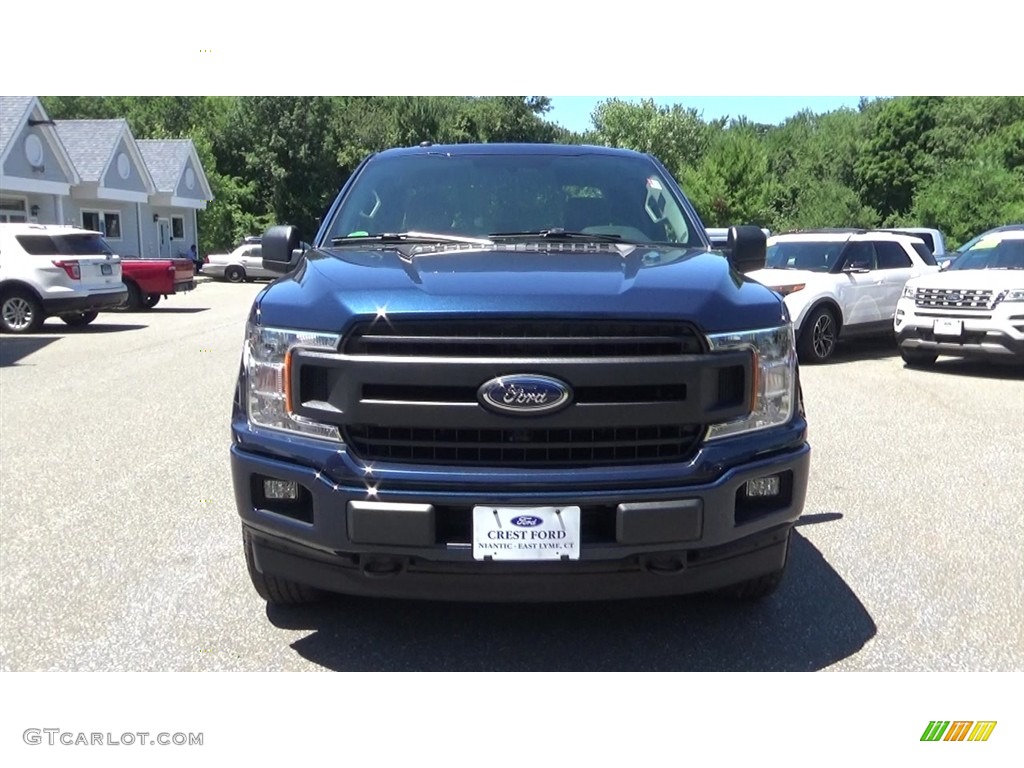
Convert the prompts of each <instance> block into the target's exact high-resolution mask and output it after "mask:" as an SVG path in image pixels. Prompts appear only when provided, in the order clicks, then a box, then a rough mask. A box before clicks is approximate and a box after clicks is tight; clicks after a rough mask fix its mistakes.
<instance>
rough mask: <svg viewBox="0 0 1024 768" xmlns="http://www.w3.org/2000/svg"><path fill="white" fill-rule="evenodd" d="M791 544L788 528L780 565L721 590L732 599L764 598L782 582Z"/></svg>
mask: <svg viewBox="0 0 1024 768" xmlns="http://www.w3.org/2000/svg"><path fill="white" fill-rule="evenodd" d="M792 546H793V529H792V528H790V530H789V532H788V533H787V534H786V559H785V561H784V562H783V564H782V567H781V568H779V569H778V570H776V571H772V572H771V573H766V574H764V575H763V576H756V577H754V578H753V579H748V580H747V581H741V582H740V583H739V584H734V585H732V586H731V587H726V588H725V589H724V590H723V592H724V594H725V595H727V596H728V597H731V598H732V599H733V600H740V601H743V602H751V601H756V600H763V599H764V598H766V597H768V596H769V595H771V594H772V593H773V592H775V591H776V590H777V589H778V588H779V585H780V584H781V583H782V577H783V576H785V574H786V566H787V565H789V551H790V547H792Z"/></svg>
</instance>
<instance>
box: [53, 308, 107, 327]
mask: <svg viewBox="0 0 1024 768" xmlns="http://www.w3.org/2000/svg"><path fill="white" fill-rule="evenodd" d="M99 316H100V313H99V312H97V311H96V310H91V311H89V312H76V313H75V314H73V315H61V316H60V319H61V320H63V321H64V322H65V323H67V324H68V325H70V326H72V327H74V328H78V327H80V326H83V325H88V324H89V323H91V322H92V321H93V320H95V319H96V318H97V317H99Z"/></svg>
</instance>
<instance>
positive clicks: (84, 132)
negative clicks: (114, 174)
mask: <svg viewBox="0 0 1024 768" xmlns="http://www.w3.org/2000/svg"><path fill="white" fill-rule="evenodd" d="M56 122H57V135H58V136H60V140H61V143H62V144H63V145H64V148H65V149H66V150H67V151H68V154H69V155H70V156H71V162H72V163H74V164H75V169H76V170H77V171H78V175H79V176H81V177H82V181H99V180H100V174H101V173H102V172H103V169H104V168H105V167H106V165H107V162H108V161H109V160H110V156H111V155H112V154H113V153H114V148H115V147H116V146H117V140H118V138H120V136H121V132H122V131H123V130H124V129H125V126H127V122H126V121H125V120H124V119H123V118H121V119H118V120H57V121H56Z"/></svg>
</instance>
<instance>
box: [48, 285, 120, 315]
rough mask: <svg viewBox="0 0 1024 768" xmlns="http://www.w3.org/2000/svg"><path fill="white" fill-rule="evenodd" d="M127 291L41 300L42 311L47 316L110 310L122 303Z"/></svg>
mask: <svg viewBox="0 0 1024 768" xmlns="http://www.w3.org/2000/svg"><path fill="white" fill-rule="evenodd" d="M127 296H128V289H127V288H123V289H122V290H120V291H111V292H110V293H98V294H93V295H89V296H74V297H70V298H66V299H43V310H44V311H45V312H46V314H48V315H66V314H70V313H72V312H90V311H93V310H96V311H99V310H104V309H112V308H113V307H116V306H119V305H120V304H122V303H123V302H124V300H125V299H126V298H127Z"/></svg>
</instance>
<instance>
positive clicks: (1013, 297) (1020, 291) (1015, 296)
mask: <svg viewBox="0 0 1024 768" xmlns="http://www.w3.org/2000/svg"><path fill="white" fill-rule="evenodd" d="M1002 300H1003V301H1024V288H1013V289H1012V290H1009V291H1006V294H1005V295H1004V296H1003V298H1002Z"/></svg>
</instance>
